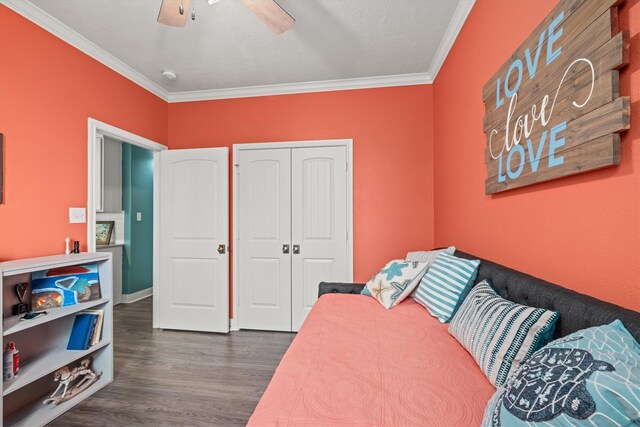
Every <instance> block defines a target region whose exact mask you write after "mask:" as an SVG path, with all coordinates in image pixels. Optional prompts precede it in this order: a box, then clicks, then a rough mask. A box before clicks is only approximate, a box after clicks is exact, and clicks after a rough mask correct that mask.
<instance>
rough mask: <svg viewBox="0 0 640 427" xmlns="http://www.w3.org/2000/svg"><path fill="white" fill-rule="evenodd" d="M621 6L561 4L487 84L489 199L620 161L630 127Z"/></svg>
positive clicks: (598, 1)
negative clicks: (622, 84)
mask: <svg viewBox="0 0 640 427" xmlns="http://www.w3.org/2000/svg"><path fill="white" fill-rule="evenodd" d="M620 3H621V1H620V0H563V1H561V2H560V4H559V5H558V6H557V7H556V8H555V9H554V10H553V11H552V12H551V14H549V16H547V18H545V19H544V21H542V23H541V24H540V25H539V26H538V28H536V30H535V31H534V32H533V33H532V34H531V35H530V36H529V38H527V40H525V42H524V43H523V44H522V45H521V46H520V47H519V48H518V49H517V50H516V51H515V52H514V53H513V55H511V57H510V58H509V60H508V61H507V62H506V63H505V64H503V65H502V67H500V69H499V70H498V72H497V73H496V74H495V75H494V76H493V77H492V78H491V79H490V80H489V81H488V82H487V83H486V84H485V86H484V88H483V92H482V99H483V100H484V104H485V116H484V131H485V135H486V140H487V146H486V150H485V163H486V165H487V180H486V181H485V192H486V193H487V194H493V193H497V192H500V191H505V190H509V189H512V188H517V187H523V186H525V185H531V184H535V183H538V182H542V181H548V180H551V179H556V178H560V177H563V176H566V175H572V174H576V173H581V172H586V171H589V170H593V169H598V168H602V167H605V166H610V165H615V164H618V163H619V162H620V136H619V135H618V134H617V132H620V131H622V130H624V129H628V128H629V124H630V102H629V98H628V97H620V94H619V84H618V83H619V76H618V71H617V70H618V69H619V68H621V67H623V66H624V65H626V64H628V63H629V47H630V42H629V34H628V33H626V32H622V33H619V32H618V9H617V6H618V5H619V4H620Z"/></svg>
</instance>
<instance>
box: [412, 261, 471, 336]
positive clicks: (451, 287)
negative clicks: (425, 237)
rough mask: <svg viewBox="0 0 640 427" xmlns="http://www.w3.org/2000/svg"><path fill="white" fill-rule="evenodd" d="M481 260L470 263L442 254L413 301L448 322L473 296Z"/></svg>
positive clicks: (419, 287) (426, 275) (414, 295)
mask: <svg viewBox="0 0 640 427" xmlns="http://www.w3.org/2000/svg"><path fill="white" fill-rule="evenodd" d="M479 265H480V261H479V260H473V261H470V260H467V259H462V258H458V257H455V256H453V255H451V254H449V253H447V252H446V251H445V252H441V253H440V254H439V255H438V256H437V257H436V259H435V261H434V262H433V264H431V266H430V267H429V269H428V270H427V274H425V276H424V277H423V278H422V280H421V281H420V284H419V285H418V287H417V288H416V291H415V293H414V294H413V299H415V300H416V301H417V302H419V303H420V304H422V305H423V306H425V308H426V309H427V310H428V311H429V313H431V315H432V316H435V317H437V318H438V320H440V322H441V323H447V322H449V321H450V320H451V318H452V317H453V315H454V314H455V312H456V309H457V308H458V306H459V305H460V303H461V302H462V300H463V299H464V297H465V296H466V295H467V294H468V293H469V290H470V289H471V286H472V285H473V281H474V280H475V279H476V275H477V274H478V266H479Z"/></svg>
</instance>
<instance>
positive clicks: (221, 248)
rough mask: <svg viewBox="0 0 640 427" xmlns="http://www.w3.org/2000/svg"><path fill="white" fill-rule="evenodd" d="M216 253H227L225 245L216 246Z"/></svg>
mask: <svg viewBox="0 0 640 427" xmlns="http://www.w3.org/2000/svg"><path fill="white" fill-rule="evenodd" d="M218 253H219V254H220V255H222V254H226V253H227V245H218Z"/></svg>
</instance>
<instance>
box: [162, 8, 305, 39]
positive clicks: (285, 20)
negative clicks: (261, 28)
mask: <svg viewBox="0 0 640 427" xmlns="http://www.w3.org/2000/svg"><path fill="white" fill-rule="evenodd" d="M208 1H209V4H214V3H217V2H218V1H219V0H208ZM242 3H244V5H245V6H246V7H248V8H249V10H251V11H252V12H253V13H254V14H255V15H256V16H257V17H258V18H260V20H261V21H262V22H264V24H265V25H266V26H267V27H269V29H270V30H271V31H273V32H274V33H276V34H277V35H280V34H282V33H284V32H285V31H287V30H288V29H289V28H291V27H293V24H294V23H295V22H296V20H295V19H293V18H292V17H291V15H289V14H288V13H287V11H286V10H284V9H283V8H281V7H280V6H279V5H278V3H276V2H275V1H274V0H242ZM187 11H189V13H188V15H190V16H191V19H192V20H194V19H196V12H195V0H162V5H160V13H159V14H158V22H159V23H161V24H165V25H171V26H173V27H184V26H185V24H186V23H187Z"/></svg>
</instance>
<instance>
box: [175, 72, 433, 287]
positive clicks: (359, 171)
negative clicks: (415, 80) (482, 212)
mask: <svg viewBox="0 0 640 427" xmlns="http://www.w3.org/2000/svg"><path fill="white" fill-rule="evenodd" d="M432 117H433V112H432V87H431V86H428V85H421V86H405V87H394V88H382V89H361V90H351V91H335V92H321V93H310V94H297V95H279V96H268V97H256V98H244V99H229V100H218V101H203V102H189V103H179V104H170V105H169V130H168V131H169V148H199V147H229V148H230V150H232V146H233V144H239V143H248V142H271V141H296V140H313V139H338V138H352V139H353V157H354V169H353V171H354V191H353V193H354V279H355V280H356V281H367V280H369V278H370V277H371V276H372V275H373V274H374V273H375V272H376V271H377V270H379V269H380V268H381V267H382V266H383V265H384V263H385V262H387V261H388V260H389V259H392V258H394V257H404V255H405V254H406V252H407V251H408V250H411V249H413V250H416V249H427V248H431V247H432V245H433V122H432ZM231 169H232V168H231ZM230 194H231V191H230ZM230 216H231V213H230ZM230 241H231V240H230Z"/></svg>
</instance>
